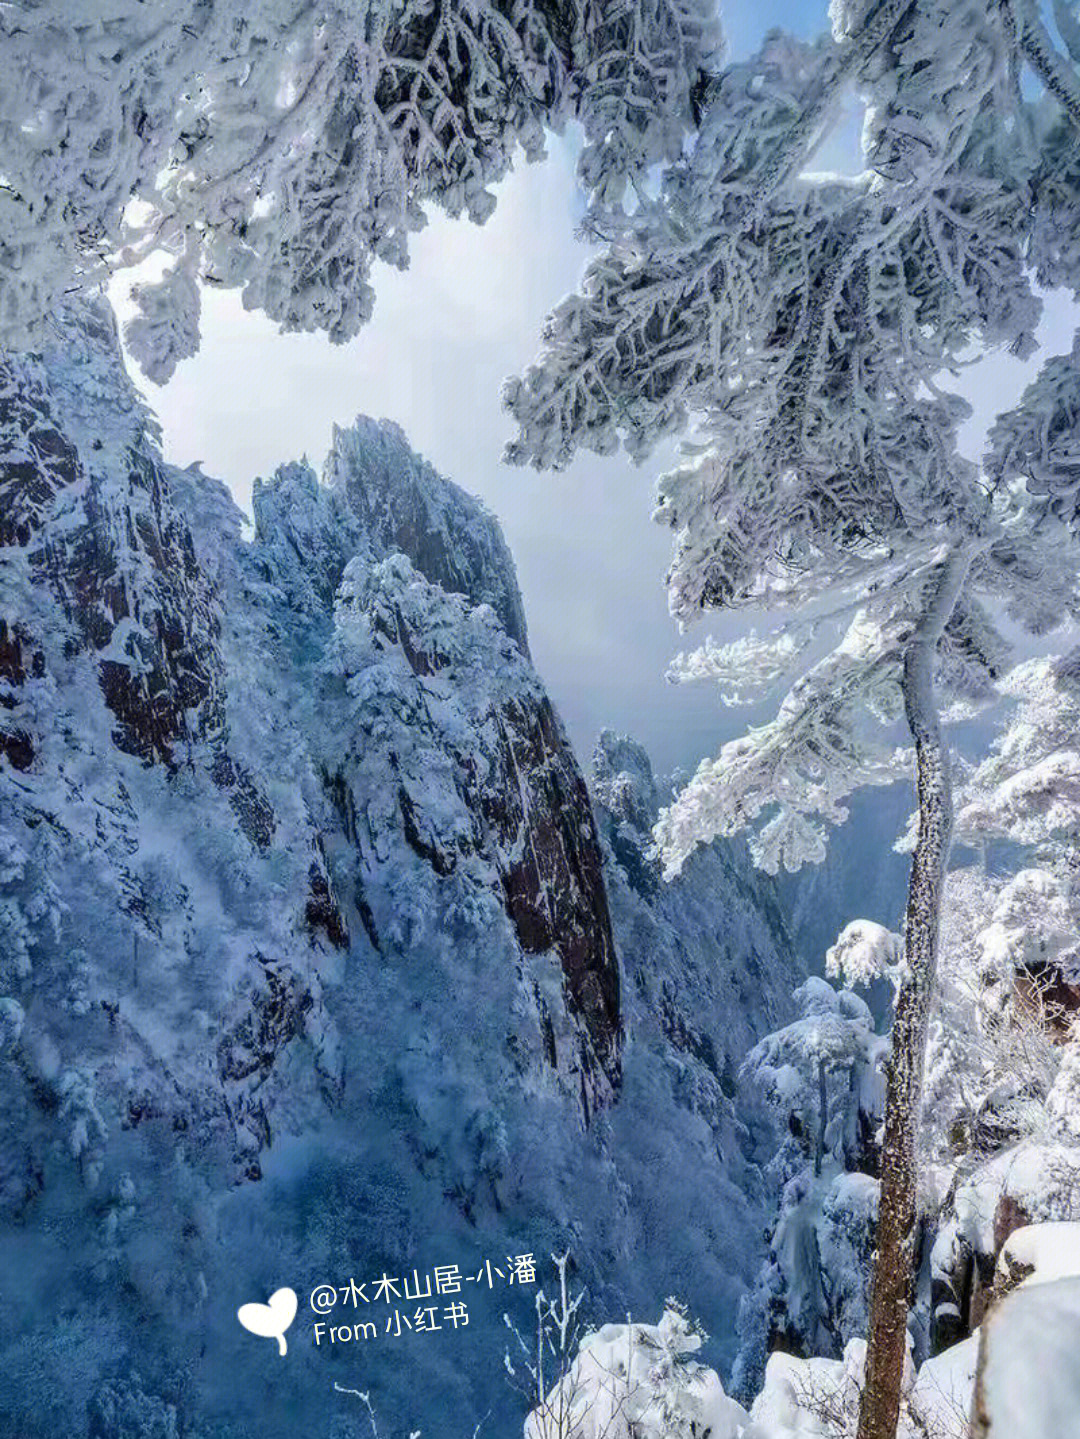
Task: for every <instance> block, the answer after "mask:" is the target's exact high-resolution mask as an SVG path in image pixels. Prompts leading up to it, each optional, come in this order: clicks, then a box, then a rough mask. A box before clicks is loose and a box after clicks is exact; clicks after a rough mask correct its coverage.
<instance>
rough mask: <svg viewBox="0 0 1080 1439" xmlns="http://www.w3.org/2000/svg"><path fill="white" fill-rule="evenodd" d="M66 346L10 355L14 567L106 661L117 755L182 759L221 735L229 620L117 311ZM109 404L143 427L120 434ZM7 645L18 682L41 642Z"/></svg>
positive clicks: (7, 477) (95, 312) (23, 752)
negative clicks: (73, 409)
mask: <svg viewBox="0 0 1080 1439" xmlns="http://www.w3.org/2000/svg"><path fill="white" fill-rule="evenodd" d="M65 336H66V337H67V338H70V339H71V341H72V343H73V346H74V353H72V350H71V348H69V346H68V345H65V346H64V347H63V351H62V353H61V354H54V355H50V354H46V355H44V356H42V357H41V358H40V359H39V360H37V361H27V360H25V359H21V360H20V361H18V362H15V361H10V360H8V361H6V360H4V359H3V357H0V547H3V546H10V547H12V548H14V549H17V550H21V551H24V552H25V553H24V555H22V556H18V557H16V556H15V555H12V554H10V553H9V554H8V555H6V556H5V558H6V562H7V563H9V564H13V563H18V560H19V559H22V560H24V563H25V571H24V572H25V573H26V575H27V577H28V578H29V579H30V581H31V582H32V583H35V584H37V585H39V586H41V587H42V589H45V590H47V591H48V592H49V593H50V594H51V596H52V598H53V599H54V600H55V601H56V603H57V604H58V606H59V608H60V610H61V612H62V614H63V616H64V618H65V620H66V621H67V623H68V653H69V656H70V654H71V653H72V652H73V651H75V650H77V649H79V648H86V649H88V650H90V651H92V652H94V653H95V654H96V655H97V656H99V658H98V660H97V678H98V683H99V685H100V687H101V692H102V694H103V696H104V699H105V703H106V705H107V706H108V708H109V710H110V711H111V713H112V716H113V718H114V721H115V728H114V731H113V740H114V742H115V744H116V745H117V747H118V748H120V749H121V750H123V751H125V752H126V753H128V754H133V755H136V756H138V757H139V758H140V759H143V760H147V761H155V760H160V761H164V762H165V763H172V762H173V759H174V751H175V748H176V745H177V744H178V742H180V741H182V740H194V739H200V738H203V737H205V736H207V735H209V734H211V733H213V732H214V730H215V729H216V728H218V727H219V726H220V695H219V691H220V683H221V659H220V654H219V652H218V634H219V623H218V616H217V613H216V610H215V606H214V602H213V597H212V594H211V590H210V586H209V585H208V584H207V583H206V580H205V577H204V576H203V575H202V574H201V572H200V569H199V566H198V564H197V562H196V559H195V553H194V548H193V545H192V540H191V535H190V532H189V530H188V526H187V525H186V523H185V522H184V521H183V520H182V519H181V517H180V516H179V515H178V514H177V512H176V511H175V510H174V509H173V507H172V505H171V504H170V503H169V499H168V492H167V486H166V482H165V478H164V474H163V470H162V466H161V464H160V462H159V460H158V459H157V458H156V456H155V454H154V453H153V450H152V448H151V447H150V445H149V443H148V440H147V435H146V429H145V423H140V420H142V421H144V420H145V417H143V416H141V415H140V412H139V407H138V404H137V401H136V399H135V396H134V394H133V392H131V391H130V387H129V385H128V383H127V380H126V376H124V375H123V372H122V370H121V369H120V368H119V361H118V356H117V354H116V337H115V331H114V328H113V323H112V318H111V315H110V314H109V313H108V311H107V310H106V309H105V308H104V307H103V306H98V307H93V308H89V309H87V310H86V311H85V312H84V313H82V314H81V316H80V321H79V324H78V325H77V326H76V325H74V324H72V325H70V326H69V327H68V329H67V330H66V331H65ZM60 361H62V362H63V364H64V365H65V385H64V388H63V389H62V390H61V392H60V393H59V394H57V393H56V387H55V386H54V385H53V384H52V383H51V377H52V371H53V369H54V368H55V367H56V365H57V364H58V363H59V362H60ZM95 399H97V400H98V401H99V403H100V414H95V412H94V401H95ZM64 401H67V402H69V403H79V404H81V406H82V408H83V409H84V411H85V414H84V415H82V416H80V425H81V426H82V427H83V428H84V430H86V433H84V434H82V435H81V436H80V439H81V444H80V445H79V446H78V447H77V446H76V444H75V443H74V442H73V441H72V439H71V438H70V437H69V435H68V433H66V431H65V428H64V421H65V417H63V416H61V417H58V416H57V414H56V409H57V406H58V404H59V403H63V402H64ZM110 405H120V406H121V409H120V415H121V418H122V420H130V423H121V424H120V425H117V423H116V415H115V413H113V412H112V411H111V410H110ZM4 635H5V637H6V639H7V644H6V646H4V647H3V649H2V650H0V668H2V669H3V670H4V671H6V677H7V678H8V679H9V681H11V680H12V679H15V680H17V679H18V678H19V677H20V676H21V675H22V671H23V664H22V655H21V650H22V649H23V647H24V645H25V644H26V642H27V641H28V640H29V641H30V642H31V643H33V641H32V639H31V637H30V636H25V637H22V638H18V637H16V636H15V635H14V634H12V633H11V632H9V631H8V629H7V626H6V624H5V630H4ZM42 638H43V637H42ZM40 642H41V641H40V639H39V641H38V643H40ZM5 651H6V655H5ZM5 658H6V663H5V662H4V659H5ZM4 748H5V750H6V752H7V753H8V755H9V758H11V760H12V762H13V763H15V764H18V765H19V766H20V767H22V768H25V767H26V765H27V763H28V759H29V754H30V751H31V749H32V748H33V737H32V736H25V735H23V736H21V737H20V735H19V733H18V732H17V731H16V732H15V734H14V736H12V733H11V732H10V731H9V737H8V739H7V740H6V742H4Z"/></svg>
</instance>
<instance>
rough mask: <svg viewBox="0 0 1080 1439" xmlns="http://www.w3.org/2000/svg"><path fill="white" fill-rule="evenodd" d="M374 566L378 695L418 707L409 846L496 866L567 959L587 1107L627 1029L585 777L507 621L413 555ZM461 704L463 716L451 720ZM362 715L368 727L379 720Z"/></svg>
mask: <svg viewBox="0 0 1080 1439" xmlns="http://www.w3.org/2000/svg"><path fill="white" fill-rule="evenodd" d="M348 573H349V574H350V575H351V574H352V571H349V572H348ZM374 573H375V579H374V584H373V586H372V587H371V588H370V590H368V591H367V592H366V593H364V594H363V595H358V596H357V602H358V604H359V605H360V606H361V607H362V608H361V613H362V614H363V615H364V617H365V618H366V620H367V624H368V627H369V630H370V635H371V639H372V647H373V651H374V656H375V664H374V665H373V666H372V667H371V668H372V674H373V675H377V676H379V680H378V684H379V692H380V694H385V693H386V691H387V690H390V689H391V688H393V689H394V690H395V691H396V693H397V694H398V695H399V697H400V699H401V702H402V703H403V704H405V705H406V706H407V709H406V714H407V725H408V734H407V735H406V734H401V735H399V736H397V737H396V738H395V740H394V743H393V748H392V750H391V751H390V763H389V770H390V772H391V773H390V774H389V775H388V776H387V785H388V786H389V784H390V783H395V785H396V793H397V799H398V811H399V814H400V823H401V827H402V832H403V834H404V837H405V840H406V842H407V843H408V845H409V846H410V848H411V849H412V850H413V851H414V853H416V854H417V855H418V856H420V857H421V858H422V859H423V860H424V861H425V862H426V863H427V864H429V865H430V866H431V868H432V869H433V870H434V872H435V873H436V874H437V875H440V876H449V875H452V874H454V873H455V871H457V870H458V869H459V867H461V868H463V869H465V870H468V869H469V868H470V866H471V868H472V869H477V867H478V866H479V867H480V870H481V872H482V869H483V867H488V868H490V870H491V871H493V873H494V875H495V876H497V881H498V883H499V886H500V889H501V894H502V898H503V904H504V907H505V910H506V913H507V915H508V917H509V919H510V921H511V923H512V924H513V927H514V932H515V934H516V936H517V939H518V942H519V943H520V945H521V948H522V949H523V950H524V951H525V953H526V954H543V953H545V952H547V951H554V953H555V954H556V955H557V956H558V959H559V962H560V965H561V968H562V972H563V975H564V977H565V985H566V993H567V998H568V1001H569V1003H570V1005H571V1007H572V1009H573V1010H574V1011H575V1013H576V1014H578V1015H579V1016H580V1019H581V1023H582V1026H583V1036H582V1040H583V1047H582V1051H581V1056H580V1072H581V1086H582V1096H583V1103H584V1106H585V1108H586V1110H587V1111H588V1108H589V1106H590V1104H593V1103H595V1102H596V1101H597V1099H601V1100H602V1098H603V1096H604V1093H605V1091H606V1089H607V1086H608V1085H611V1086H616V1085H617V1084H618V1076H619V1051H620V1042H621V1033H620V1017H619V973H618V964H617V961H616V956H615V946H614V942H613V939H612V933H611V921H610V916H609V913H608V903H607V895H606V891H605V887H604V875H603V869H602V857H601V850H600V844H599V839H598V836H597V831H596V824H595V821H594V819H593V812H592V805H591V801H590V797H589V793H588V790H587V788H586V786H585V781H584V779H583V777H582V775H581V772H580V770H579V768H578V766H577V762H576V760H575V759H574V755H573V752H572V750H571V748H570V745H569V742H568V740H567V738H566V734H565V732H564V730H563V728H562V724H561V722H560V721H559V718H558V716H557V715H556V713H555V711H554V709H553V708H552V705H551V702H550V700H549V699H548V697H547V696H546V695H545V694H544V692H543V689H542V688H541V686H540V685H539V683H538V681H537V679H536V676H535V674H534V673H533V671H532V669H531V667H530V666H529V664H528V663H527V661H526V660H525V658H524V656H523V655H522V654H521V651H520V650H519V649H518V647H517V645H516V643H514V642H508V641H509V637H508V636H507V635H506V633H505V631H504V630H503V629H502V628H501V627H500V626H498V625H497V624H495V623H493V622H491V621H489V620H487V619H485V618H484V611H483V610H479V611H477V610H471V609H470V608H469V607H468V606H467V605H466V604H465V603H464V602H463V601H462V600H460V599H459V598H457V597H456V596H448V595H446V594H445V592H444V591H442V590H441V589H440V588H438V587H436V586H433V585H431V584H430V583H428V582H427V581H426V580H425V579H424V578H423V577H422V576H420V575H419V574H418V573H417V572H416V571H415V570H413V569H412V567H411V565H409V564H408V563H407V562H406V561H405V560H404V559H403V558H401V557H398V558H395V559H391V560H388V561H387V562H385V563H384V564H383V565H380V566H379V567H377V569H376V570H375V572H374ZM354 618H359V617H358V616H356V617H354ZM433 700H437V701H438V703H437V704H432V701H433ZM448 703H452V705H453V710H454V721H453V722H446V720H444V721H443V722H442V723H440V719H439V718H437V717H436V716H438V715H444V714H445V710H446V706H447V704H448ZM458 717H460V721H461V722H460V723H458V722H456V721H457V719H458ZM358 719H359V722H360V724H361V727H362V728H366V726H367V724H368V723H369V721H368V719H367V717H366V716H365V715H359V716H358ZM436 754H437V755H438V756H439V760H436V761H435V762H434V763H433V762H432V759H433V756H434V755H436ZM440 761H441V763H440ZM446 761H449V764H447V763H446ZM369 762H370V761H369ZM440 770H441V774H439V771H440ZM435 776H438V777H437V778H436V777H435ZM345 782H346V783H347V784H348V783H350V780H349V779H348V778H346V781H345ZM353 783H354V787H355V782H353ZM462 882H463V883H464V882H466V877H465V876H464V875H463V876H462ZM553 1047H554V1045H553V1044H551V1045H549V1046H548V1048H549V1050H550V1049H551V1048H553Z"/></svg>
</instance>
